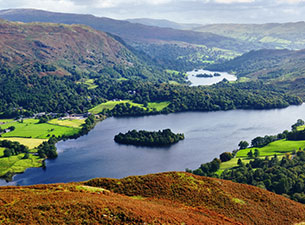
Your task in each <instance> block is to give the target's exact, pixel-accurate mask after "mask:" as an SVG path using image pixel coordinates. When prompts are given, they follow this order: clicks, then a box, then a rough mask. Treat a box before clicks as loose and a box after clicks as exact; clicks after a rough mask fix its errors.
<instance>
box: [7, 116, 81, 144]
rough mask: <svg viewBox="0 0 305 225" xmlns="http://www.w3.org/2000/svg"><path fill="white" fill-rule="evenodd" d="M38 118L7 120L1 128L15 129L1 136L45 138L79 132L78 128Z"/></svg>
mask: <svg viewBox="0 0 305 225" xmlns="http://www.w3.org/2000/svg"><path fill="white" fill-rule="evenodd" d="M38 122H39V120H38V119H26V120H24V121H23V122H17V121H14V122H9V123H6V124H3V125H1V128H2V129H6V128H8V127H10V126H14V127H15V130H14V131H11V132H8V133H5V134H2V137H5V138H8V137H21V138H42V139H47V138H49V137H51V136H53V135H55V136H56V137H58V136H62V135H73V134H76V133H78V132H79V130H80V128H75V127H67V126H61V125H57V124H49V123H38Z"/></svg>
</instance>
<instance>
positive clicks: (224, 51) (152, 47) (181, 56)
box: [0, 9, 262, 70]
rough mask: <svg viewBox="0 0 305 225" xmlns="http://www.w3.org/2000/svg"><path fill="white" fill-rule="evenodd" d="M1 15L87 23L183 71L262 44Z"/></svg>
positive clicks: (78, 17)
mask: <svg viewBox="0 0 305 225" xmlns="http://www.w3.org/2000/svg"><path fill="white" fill-rule="evenodd" d="M0 18H3V19H6V20H10V21H22V22H52V23H64V24H85V25H87V26H90V27H92V28H94V29H96V30H100V31H104V32H109V33H111V34H114V35H118V36H120V37H121V38H123V40H124V41H126V42H127V43H128V44H129V45H132V46H133V47H134V48H136V49H137V50H138V51H141V52H145V53H146V54H148V55H150V56H151V57H152V58H154V59H155V60H156V61H157V62H158V63H160V64H161V65H163V66H165V67H168V68H170V69H177V67H179V69H181V70H183V69H184V70H186V69H193V68H195V67H202V66H203V65H205V64H207V63H214V62H215V61H216V62H218V61H219V60H220V61H223V60H224V59H227V58H233V57H234V56H236V55H238V54H240V53H244V52H246V51H249V50H252V49H259V48H261V47H262V45H260V44H257V43H249V42H244V41H241V40H236V39H233V38H229V37H224V36H220V35H216V34H212V33H210V32H194V31H186V30H178V29H172V28H161V27H156V26H147V25H143V24H139V23H131V22H128V21H121V20H114V19H110V18H105V17H95V16H92V15H82V14H68V13H55V12H48V11H42V10H32V9H10V10H2V11H0ZM164 49H166V51H165V50H164ZM175 67H176V68H175Z"/></svg>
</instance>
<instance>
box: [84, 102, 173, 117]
mask: <svg viewBox="0 0 305 225" xmlns="http://www.w3.org/2000/svg"><path fill="white" fill-rule="evenodd" d="M122 103H129V104H130V105H132V106H136V107H140V108H144V109H146V107H144V105H143V104H139V103H134V102H132V101H130V100H122V101H108V102H104V103H102V104H99V105H97V106H95V107H94V108H92V109H90V110H89V112H91V113H92V114H98V113H100V112H102V111H103V110H106V109H109V110H112V109H113V108H114V107H115V106H116V105H118V104H122ZM169 104H170V102H148V104H147V108H148V109H149V110H151V111H152V110H153V109H155V110H156V111H161V110H163V109H164V108H166V107H167V106H168V105H169Z"/></svg>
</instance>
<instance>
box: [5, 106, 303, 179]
mask: <svg viewBox="0 0 305 225" xmlns="http://www.w3.org/2000/svg"><path fill="white" fill-rule="evenodd" d="M299 118H301V119H305V104H303V105H301V106H290V107H288V108H285V109H275V110H233V111H219V112H186V113H176V114H169V115H155V116H145V117H137V118H109V119H106V120H105V121H103V122H101V123H99V124H97V126H96V127H95V129H93V130H92V131H91V132H90V133H89V134H88V135H86V136H83V137H80V138H78V139H76V140H68V141H65V142H63V141H62V142H59V143H58V144H57V148H58V152H59V155H58V158H57V159H55V160H47V161H46V165H47V168H46V169H45V170H44V169H42V168H32V169H28V170H27V171H26V172H25V173H24V174H20V175H16V176H15V177H14V182H11V183H10V184H11V185H13V184H19V185H30V184H39V183H55V182H70V181H83V180H88V179H91V178H94V177H112V178H122V177H125V176H129V175H142V174H148V173H156V172H164V171H184V170H185V168H190V169H196V168H198V167H199V165H200V164H202V163H205V162H209V161H211V160H212V159H213V158H215V157H218V156H219V155H220V154H221V153H222V152H225V151H230V152H231V151H232V150H234V149H236V148H237V145H238V143H239V141H240V140H247V141H248V142H249V141H251V139H253V138H255V137H256V136H259V135H261V136H264V135H266V134H270V135H271V134H277V133H279V132H281V131H283V130H285V129H290V126H291V125H292V124H293V123H295V122H296V120H297V119H299ZM165 128H170V129H172V131H173V132H180V133H184V134H185V140H183V141H181V142H179V143H177V144H175V145H173V146H171V147H168V148H147V147H134V146H125V145H119V144H116V143H115V142H114V141H113V138H114V136H115V135H116V134H117V133H119V132H126V131H128V130H130V129H145V130H159V129H165ZM0 184H1V185H7V183H6V182H5V181H1V183H0Z"/></svg>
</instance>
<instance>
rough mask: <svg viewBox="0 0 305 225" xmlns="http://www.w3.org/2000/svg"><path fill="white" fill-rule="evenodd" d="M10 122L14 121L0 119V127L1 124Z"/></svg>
mask: <svg viewBox="0 0 305 225" xmlns="http://www.w3.org/2000/svg"><path fill="white" fill-rule="evenodd" d="M11 122H14V119H0V125H1V124H2V123H11Z"/></svg>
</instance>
